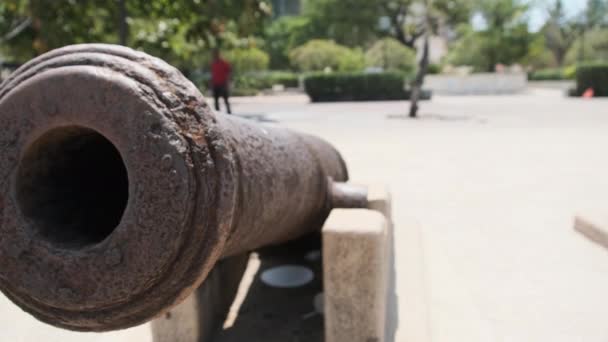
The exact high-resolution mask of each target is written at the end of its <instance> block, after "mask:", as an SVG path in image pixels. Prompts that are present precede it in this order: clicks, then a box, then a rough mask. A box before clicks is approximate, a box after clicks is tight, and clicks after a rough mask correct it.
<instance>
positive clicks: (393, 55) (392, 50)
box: [365, 38, 416, 74]
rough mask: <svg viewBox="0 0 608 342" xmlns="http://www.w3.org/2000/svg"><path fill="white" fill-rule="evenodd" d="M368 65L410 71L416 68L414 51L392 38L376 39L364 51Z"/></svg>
mask: <svg viewBox="0 0 608 342" xmlns="http://www.w3.org/2000/svg"><path fill="white" fill-rule="evenodd" d="M365 61H366V64H367V66H368V67H379V68H383V69H384V70H397V71H403V72H405V73H408V74H409V73H412V72H413V71H414V70H415V69H416V53H415V52H414V50H412V49H410V48H408V47H407V46H404V45H403V44H401V43H399V41H397V40H396V39H393V38H384V39H380V40H378V41H377V42H376V43H374V45H373V46H372V47H371V48H370V49H369V50H368V51H367V52H366V53H365Z"/></svg>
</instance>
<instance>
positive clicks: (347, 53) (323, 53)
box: [289, 39, 364, 72]
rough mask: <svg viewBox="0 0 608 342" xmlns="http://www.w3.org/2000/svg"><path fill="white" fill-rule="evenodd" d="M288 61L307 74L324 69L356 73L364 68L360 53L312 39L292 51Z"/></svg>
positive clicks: (329, 41) (329, 42) (333, 43)
mask: <svg viewBox="0 0 608 342" xmlns="http://www.w3.org/2000/svg"><path fill="white" fill-rule="evenodd" d="M289 60H290V62H291V65H292V66H293V67H294V68H296V69H298V70H300V71H307V72H314V71H323V70H325V69H326V68H330V69H331V70H337V71H358V70H361V69H363V66H364V60H363V55H362V53H361V52H360V51H358V50H351V49H349V48H348V47H346V46H342V45H339V44H336V43H335V42H333V41H331V40H323V39H314V40H311V41H309V42H307V43H306V44H304V45H301V46H299V47H297V48H295V49H293V51H291V53H290V54H289Z"/></svg>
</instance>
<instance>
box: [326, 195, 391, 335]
mask: <svg viewBox="0 0 608 342" xmlns="http://www.w3.org/2000/svg"><path fill="white" fill-rule="evenodd" d="M368 200H369V203H370V204H369V207H370V208H371V209H374V210H369V209H337V210H333V211H332V213H331V215H330V217H329V219H328V220H327V222H326V224H325V227H324V228H323V275H324V293H325V340H326V341H327V342H342V341H348V342H359V341H361V342H380V341H386V340H388V341H392V339H393V334H394V331H393V330H394V324H391V323H389V322H387V318H390V319H396V317H395V315H396V310H395V312H389V307H393V306H392V305H389V304H395V303H394V302H395V300H396V296H395V295H394V269H393V267H394V266H393V265H394V263H393V249H392V222H391V201H390V197H389V195H388V192H386V191H384V190H383V189H381V188H373V187H372V188H370V195H369V199H368ZM390 311H392V310H390Z"/></svg>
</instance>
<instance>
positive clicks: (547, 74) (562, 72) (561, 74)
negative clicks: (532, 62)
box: [528, 67, 576, 81]
mask: <svg viewBox="0 0 608 342" xmlns="http://www.w3.org/2000/svg"><path fill="white" fill-rule="evenodd" d="M575 73H576V67H574V72H573V71H572V67H569V68H547V69H540V70H536V71H533V72H531V73H530V74H529V75H528V79H529V80H530V81H561V80H573V79H574V77H575Z"/></svg>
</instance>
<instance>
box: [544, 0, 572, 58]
mask: <svg viewBox="0 0 608 342" xmlns="http://www.w3.org/2000/svg"><path fill="white" fill-rule="evenodd" d="M542 32H543V35H544V38H545V43H546V47H547V48H548V49H549V51H550V52H551V53H552V54H553V57H554V59H555V61H556V63H557V65H559V66H561V65H563V63H564V58H565V57H566V53H567V52H568V49H569V48H570V47H571V46H572V44H573V43H574V40H575V39H576V36H577V27H576V25H575V24H574V23H573V22H570V21H568V20H567V19H566V15H565V13H564V7H563V3H562V0H557V1H555V6H554V7H553V8H552V9H551V10H549V19H548V20H547V23H546V24H545V26H544V27H543V28H542Z"/></svg>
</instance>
